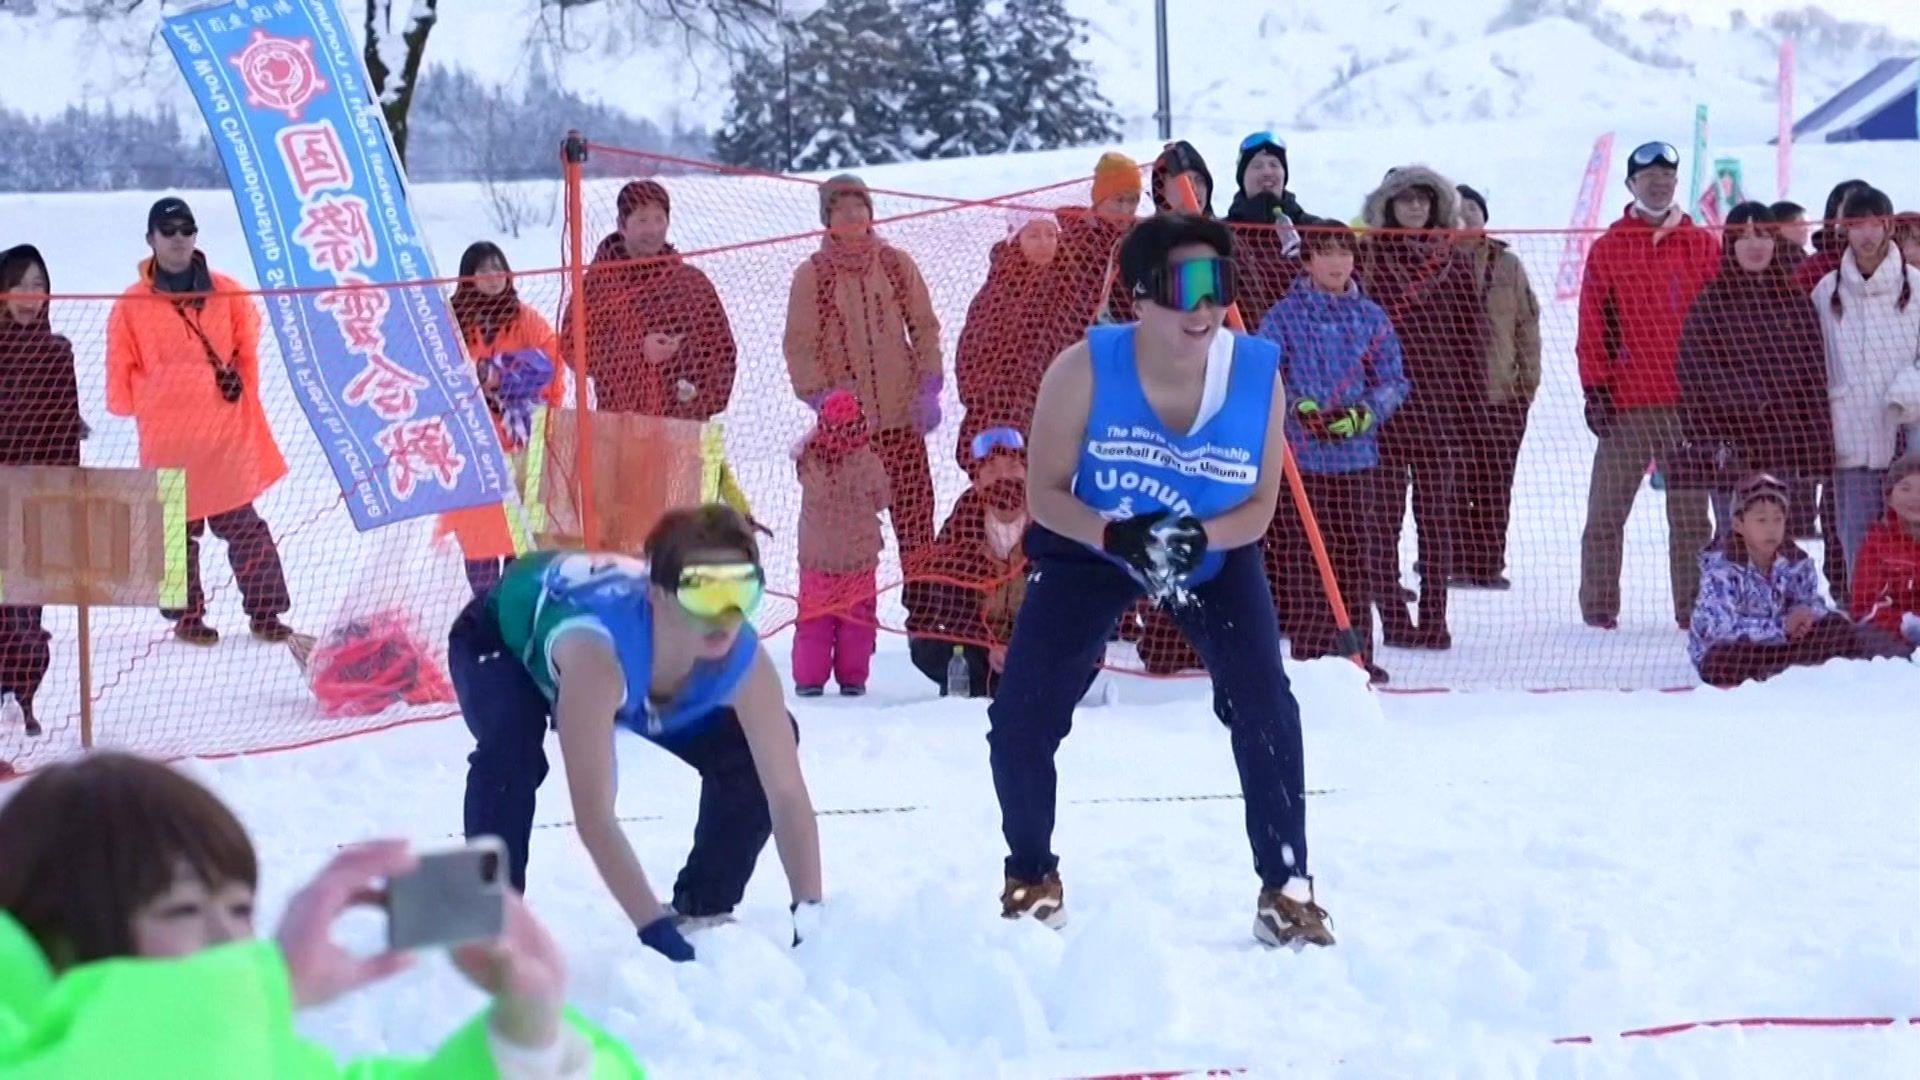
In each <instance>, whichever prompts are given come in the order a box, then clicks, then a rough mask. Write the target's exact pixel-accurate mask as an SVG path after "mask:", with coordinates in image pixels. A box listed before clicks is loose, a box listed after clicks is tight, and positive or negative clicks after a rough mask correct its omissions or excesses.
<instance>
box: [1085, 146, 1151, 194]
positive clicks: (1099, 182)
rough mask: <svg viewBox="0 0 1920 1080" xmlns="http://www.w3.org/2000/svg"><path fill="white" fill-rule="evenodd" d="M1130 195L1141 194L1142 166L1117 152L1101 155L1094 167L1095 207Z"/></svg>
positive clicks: (1111, 151)
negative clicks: (1120, 196)
mask: <svg viewBox="0 0 1920 1080" xmlns="http://www.w3.org/2000/svg"><path fill="white" fill-rule="evenodd" d="M1129 193H1131V194H1134V195H1138V194H1140V164H1139V163H1138V162H1136V161H1134V160H1133V159H1132V158H1130V157H1128V156H1127V155H1125V154H1122V153H1120V152H1118V151H1115V150H1109V151H1107V152H1106V153H1104V154H1101V155H1100V160H1099V161H1098V162H1097V163H1095V164H1094V166H1093V205H1095V206H1099V205H1100V204H1101V203H1103V202H1105V201H1107V200H1108V199H1111V198H1113V197H1114V196H1115V195H1126V194H1129Z"/></svg>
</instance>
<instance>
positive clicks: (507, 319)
mask: <svg viewBox="0 0 1920 1080" xmlns="http://www.w3.org/2000/svg"><path fill="white" fill-rule="evenodd" d="M451 306H452V308H453V319H454V322H455V323H456V324H458V325H459V327H460V336H461V338H462V339H464V340H465V341H466V345H467V356H468V357H470V358H471V359H472V360H473V365H474V374H475V376H476V377H477V378H478V380H479V383H480V392H481V393H482V394H484V395H485V396H486V401H487V411H488V412H490V413H492V414H493V427H494V433H495V434H496V435H498V436H499V437H500V446H501V448H502V449H504V450H506V451H507V453H509V454H519V453H523V452H524V451H525V450H526V448H527V440H528V439H529V438H531V437H532V427H533V413H534V410H535V409H536V408H538V407H539V406H542V405H545V406H549V407H558V406H559V405H560V404H561V403H562V400H563V398H562V394H563V393H564V389H565V380H563V379H561V378H560V377H559V372H558V371H557V370H556V369H557V361H558V359H559V356H560V342H559V339H558V338H556V337H555V336H554V333H553V326H552V325H551V324H550V323H548V322H547V320H546V319H544V318H542V317H541V315H540V313H539V312H538V311H535V310H534V309H533V308H532V307H530V306H528V305H527V304H524V303H522V302H521V301H520V294H519V292H517V291H516V290H515V289H514V287H513V276H512V268H511V267H509V266H508V265H507V256H506V253H505V252H503V251H501V250H500V246H499V245H498V244H494V243H490V242H488V241H484V240H483V241H481V242H479V243H477V244H473V245H471V246H470V247H468V248H467V250H466V252H465V253H464V254H462V255H461V256H460V284H458V285H456V286H454V290H453V301H452V304H451ZM448 531H450V532H452V533H453V534H454V535H455V536H456V537H457V538H458V539H459V541H460V550H461V553H462V554H463V555H465V557H466V571H467V584H468V585H469V586H470V587H471V588H472V589H473V595H475V596H482V595H484V594H485V593H486V591H487V590H488V589H491V588H493V585H494V583H495V582H497V581H499V580H500V570H501V567H502V566H503V564H504V561H510V560H511V559H512V558H513V557H514V555H515V554H517V552H518V549H519V545H518V544H517V543H515V541H514V536H513V532H512V529H511V528H510V527H509V525H508V524H507V515H506V513H505V511H504V510H502V509H501V507H500V506H499V505H498V504H496V505H493V506H475V507H471V508H468V509H466V510H455V511H453V512H452V513H449V514H445V515H442V517H441V519H440V524H439V527H438V529H437V530H436V534H438V533H439V532H448Z"/></svg>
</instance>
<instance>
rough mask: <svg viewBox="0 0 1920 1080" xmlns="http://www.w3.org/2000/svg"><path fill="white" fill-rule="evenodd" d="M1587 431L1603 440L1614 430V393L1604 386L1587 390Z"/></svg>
mask: <svg viewBox="0 0 1920 1080" xmlns="http://www.w3.org/2000/svg"><path fill="white" fill-rule="evenodd" d="M1587 430H1588V431H1591V432H1593V434H1594V436H1595V437H1596V438H1601V439H1604V438H1606V437H1607V433H1608V432H1610V431H1612V430H1613V391H1611V390H1609V389H1607V388H1606V387H1604V386H1593V387H1588V388H1587Z"/></svg>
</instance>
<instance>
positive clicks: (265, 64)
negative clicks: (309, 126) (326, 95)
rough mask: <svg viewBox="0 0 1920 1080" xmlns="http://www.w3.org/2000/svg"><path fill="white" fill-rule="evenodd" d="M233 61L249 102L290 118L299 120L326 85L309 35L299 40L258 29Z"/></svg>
mask: <svg viewBox="0 0 1920 1080" xmlns="http://www.w3.org/2000/svg"><path fill="white" fill-rule="evenodd" d="M231 60H232V63H233V66H234V67H237V68H239V69H240V82H241V84H242V85H244V86H245V87H246V88H247V104H248V105H251V106H253V107H254V108H256V109H272V110H273V111H275V112H283V113H286V114H287V119H288V120H298V119H300V113H301V112H302V111H303V110H305V109H306V107H307V102H309V101H312V100H313V99H314V97H315V96H316V95H318V94H319V93H320V92H321V91H322V90H325V89H326V88H327V81H326V80H325V79H322V78H321V77H320V68H319V66H318V65H316V64H315V63H314V62H313V41H312V39H310V38H302V39H300V40H298V41H296V40H293V39H292V38H283V37H274V36H273V35H271V34H268V33H267V32H266V31H264V30H255V31H254V32H253V37H252V38H251V39H250V40H248V42H247V46H246V48H244V49H241V50H240V51H239V52H238V53H237V54H235V55H234V56H233V57H231Z"/></svg>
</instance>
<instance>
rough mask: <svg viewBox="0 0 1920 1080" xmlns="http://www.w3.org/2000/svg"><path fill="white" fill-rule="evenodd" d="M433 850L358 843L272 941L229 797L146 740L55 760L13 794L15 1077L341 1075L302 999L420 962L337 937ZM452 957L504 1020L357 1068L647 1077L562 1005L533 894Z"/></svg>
mask: <svg viewBox="0 0 1920 1080" xmlns="http://www.w3.org/2000/svg"><path fill="white" fill-rule="evenodd" d="M414 862H415V857H414V856H413V854H412V853H411V852H409V851H408V849H407V846H406V844H405V843H404V842H401V841H379V842H375V843H368V844H356V845H352V846H349V847H347V848H345V849H343V850H342V851H341V852H340V854H339V855H337V856H335V857H334V859H333V861H332V862H330V863H328V864H327V866H326V868H325V869H323V870H321V871H320V873H319V874H318V875H316V876H315V877H314V879H313V880H312V881H310V882H308V883H307V885H306V886H305V887H304V888H302V889H301V890H300V891H299V892H297V893H295V894H294V896H293V898H292V899H291V900H290V901H288V903H287V910H286V913H285V914H284V915H283V916H282V918H281V921H280V930H279V933H278V934H277V935H276V937H275V940H273V941H258V940H255V939H254V925H253V918H254V890H255V887H256V885H257V884H258V879H259V864H258V861H257V859H256V857H255V854H254V849H253V843H252V841H250V840H249V839H248V838H247V833H246V830H245V829H244V828H242V827H241V825H240V822H239V821H238V820H237V819H236V818H235V817H234V816H233V812H232V811H230V810H229V809H227V807H226V806H225V805H224V804H223V803H221V801H220V800H219V798H218V797H216V796H215V795H214V794H213V793H212V792H210V791H208V790H207V789H206V788H203V787H201V786H200V785H199V784H196V783H194V782H193V781H192V780H189V779H187V778H186V777H184V776H182V775H180V774H179V773H176V772H174V771H173V770H172V769H170V768H168V767H167V766H165V765H161V764H159V763H157V762H152V761H147V760H144V759H142V758H138V757H134V756H132V755H128V754H115V753H102V754H94V755H92V756H89V757H86V758H83V759H81V760H80V761H77V762H74V763H71V764H65V765H55V766H52V767H50V768H47V769H45V770H43V771H41V772H39V773H37V774H36V775H34V777H33V778H32V779H30V780H28V781H27V782H26V783H25V784H24V785H23V786H21V787H20V789H19V790H18V791H17V792H15V793H14V795H13V797H12V798H11V799H9V800H8V801H7V802H6V804H5V805H4V806H3V807H0V1073H3V1074H5V1075H7V1076H9V1077H40V1076H46V1077H53V1076H210V1075H221V1076H275V1077H323V1076H336V1075H341V1071H340V1070H339V1068H338V1067H337V1066H336V1065H335V1063H334V1062H333V1060H332V1057H331V1055H329V1054H328V1053H327V1052H326V1050H324V1049H323V1048H321V1047H319V1046H317V1045H315V1044H313V1043H310V1042H307V1041H306V1040H304V1039H302V1038H301V1037H300V1036H299V1035H298V1034H297V1033H296V1032H295V1031H294V1026H293V1012H294V1010H295V1009H308V1008H315V1007H318V1006H320V1005H324V1004H326V1003H327V1002H329V1001H332V1000H335V999H337V998H340V997H343V996H345V995H346V994H349V993H351V992H353V991H355V990H359V989H361V988H363V987H366V986H370V985H372V984H373V983H376V982H379V981H380V980H382V979H385V978H387V977H388V976H391V975H394V974H396V973H398V972H400V971H402V970H404V969H405V968H406V967H407V966H408V964H409V963H410V961H411V957H410V956H408V955H407V954H405V953H398V952H388V953H381V954H379V955H376V956H372V957H358V956H354V955H352V954H351V953H348V952H347V951H346V950H345V949H343V948H342V947H341V946H339V945H338V944H335V943H334V941H333V940H332V938H331V937H330V933H331V930H332V928H333V924H334V923H335V921H336V920H338V918H339V917H340V916H341V915H342V914H344V913H345V911H346V910H347V909H348V908H349V907H352V906H355V905H357V904H363V903H366V902H368V898H369V897H373V896H376V895H377V894H378V893H377V891H378V889H379V887H380V884H381V882H382V880H383V879H386V878H391V877H392V876H394V875H396V874H401V873H404V872H406V871H407V870H408V869H410V868H411V867H412V866H413V865H414ZM452 959H453V962H454V965H455V966H456V967H458V968H459V969H460V971H461V973H462V974H464V975H466V976H467V978H468V980H469V981H470V982H472V983H473V985H474V987H475V988H476V989H478V990H480V991H481V992H482V993H485V994H487V995H489V996H490V997H491V998H492V999H493V1004H492V1007H491V1008H490V1009H489V1010H488V1013H487V1016H486V1018H485V1019H484V1020H481V1021H477V1022H474V1023H471V1024H469V1025H468V1026H467V1027H466V1028H464V1029H462V1030H461V1031H460V1032H459V1033H458V1034H456V1035H454V1036H453V1037H452V1038H450V1039H449V1040H447V1042H446V1043H445V1044H444V1045H442V1046H441V1048H440V1050H439V1051H438V1052H437V1053H436V1054H435V1055H434V1056H433V1058H431V1059H430V1060H428V1061H427V1062H424V1063H412V1064H408V1063H402V1062H398V1061H376V1062H364V1061H363V1062H357V1063H355V1064H354V1066H353V1067H352V1074H353V1075H354V1076H356V1077H363V1078H365V1080H374V1078H377V1077H384V1076H402V1075H404V1076H419V1077H432V1076H446V1077H456V1076H484V1075H498V1076H501V1077H503V1078H519V1077H586V1076H605V1077H618V1076H628V1077H637V1076H639V1075H640V1071H639V1067H638V1066H637V1065H635V1064H634V1062H633V1059H632V1057H631V1056H630V1055H629V1054H628V1052H627V1051H626V1049H625V1048H623V1047H621V1046H620V1045H619V1044H618V1043H616V1042H614V1041H613V1040H611V1039H609V1038H608V1037H606V1036H605V1035H603V1034H601V1033H600V1032H598V1031H597V1030H595V1029H594V1028H592V1027H591V1026H590V1025H587V1024H586V1023H584V1022H583V1021H581V1020H579V1019H578V1018H577V1017H565V1016H563V1015H562V1010H563V1006H564V997H565V990H566V981H567V979H566V969H565V961H564V959H563V957H562V956H561V953H560V949H559V947H558V946H557V945H555V944H554V941H553V939H552V938H551V937H550V936H548V934H547V932H546V930H545V929H543V928H542V927H541V926H540V924H539V923H538V922H536V921H535V920H534V918H533V915H532V914H531V913H530V912H529V911H528V910H527V908H526V906H525V905H524V904H522V903H521V901H520V899H519V897H518V896H517V895H515V894H512V893H509V894H508V896H507V920H506V929H505V932H504V933H503V934H502V936H501V937H500V939H499V940H497V941H492V942H482V943H477V944H472V945H467V946H462V947H460V948H456V949H454V950H453V953H452ZM134 960H138V961H148V962H131V963H130V962H128V961H134ZM163 960H164V961H169V962H167V963H154V962H151V961H163Z"/></svg>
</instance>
